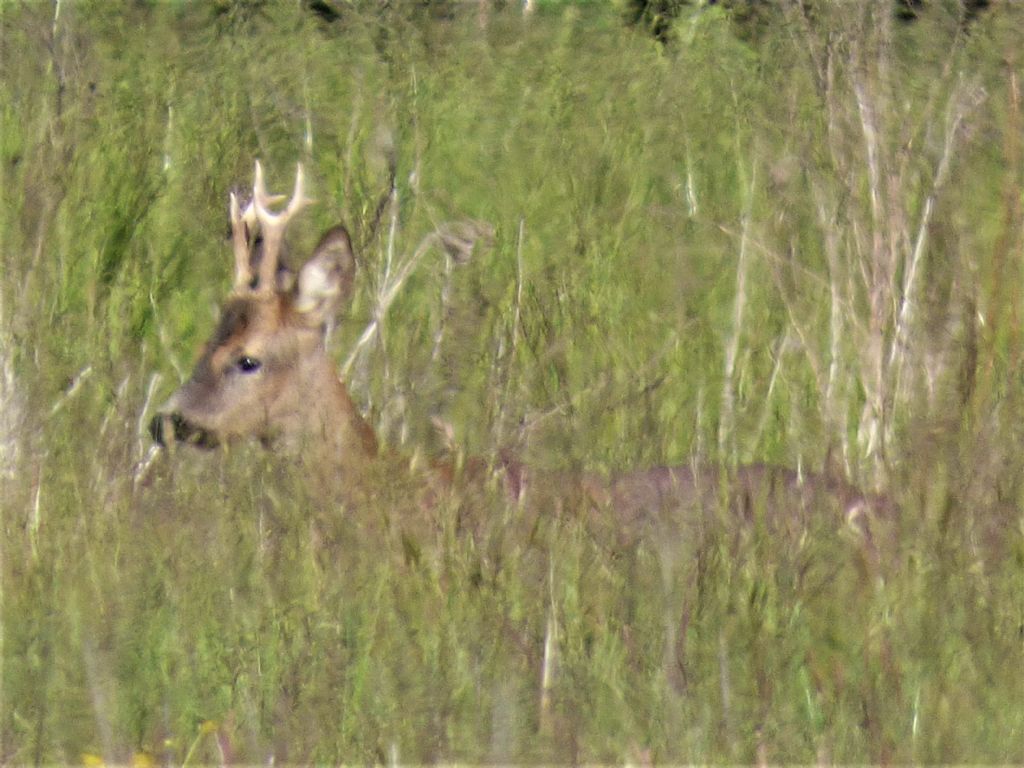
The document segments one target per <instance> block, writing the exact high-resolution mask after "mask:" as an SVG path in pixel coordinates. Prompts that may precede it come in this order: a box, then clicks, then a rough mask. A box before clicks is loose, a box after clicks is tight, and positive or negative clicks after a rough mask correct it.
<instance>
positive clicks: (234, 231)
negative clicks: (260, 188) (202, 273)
mask: <svg viewBox="0 0 1024 768" xmlns="http://www.w3.org/2000/svg"><path fill="white" fill-rule="evenodd" d="M228 197H229V199H230V203H229V205H228V210H229V215H230V218H231V244H232V246H233V247H234V250H235V290H236V291H243V290H248V289H249V288H250V287H251V286H252V260H251V257H252V251H251V248H250V238H249V236H250V234H251V230H252V226H253V225H254V224H255V223H256V220H255V216H254V212H253V204H252V203H249V204H248V205H247V206H245V210H242V209H241V207H240V206H239V204H238V196H237V195H236V194H235V193H234V192H232V193H231V194H230V195H229V196H228Z"/></svg>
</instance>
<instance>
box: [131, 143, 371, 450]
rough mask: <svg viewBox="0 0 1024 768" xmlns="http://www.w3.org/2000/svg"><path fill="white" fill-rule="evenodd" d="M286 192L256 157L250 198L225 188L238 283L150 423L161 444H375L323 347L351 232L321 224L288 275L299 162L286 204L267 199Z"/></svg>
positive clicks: (301, 188)
mask: <svg viewBox="0 0 1024 768" xmlns="http://www.w3.org/2000/svg"><path fill="white" fill-rule="evenodd" d="M282 200H283V197H280V196H276V195H270V194H268V193H267V190H266V186H265V183H264V179H263V169H262V168H261V166H260V164H259V162H258V161H257V163H256V170H255V179H254V183H253V194H252V199H251V201H249V202H248V203H247V204H245V205H243V204H242V201H240V200H239V197H238V196H237V195H235V194H234V193H232V194H231V196H230V201H229V215H230V221H231V240H232V246H233V249H234V261H235V280H234V289H233V291H232V292H231V294H230V295H229V296H228V298H227V299H226V300H225V302H224V304H223V306H222V309H221V316H220V321H219V323H218V325H217V328H216V330H215V331H214V333H213V336H212V337H211V339H210V340H209V342H207V344H206V346H205V348H204V349H203V351H202V354H201V355H200V357H199V361H198V362H197V363H196V367H195V370H194V371H193V373H192V376H191V378H190V379H189V380H188V381H187V382H186V383H185V384H184V385H183V386H182V387H181V389H179V390H178V391H177V392H175V393H174V394H173V395H172V396H171V398H170V399H169V400H168V402H167V403H166V405H165V406H164V407H163V408H162V409H161V411H160V412H159V413H158V414H157V415H156V416H155V417H154V418H153V420H152V422H151V424H150V432H151V434H152V436H153V438H154V440H156V442H157V443H159V444H160V445H173V444H175V443H186V444H189V445H194V446H197V447H201V448H212V447H214V446H216V445H219V444H222V443H225V442H228V441H231V440H235V439H241V438H257V439H259V440H261V441H263V442H264V443H274V442H276V441H279V440H283V441H285V442H289V443H297V442H301V443H302V444H303V445H304V446H305V445H308V443H309V442H314V443H317V444H321V445H323V446H325V447H326V448H327V450H329V451H330V453H331V454H332V455H336V456H339V457H340V458H341V459H342V460H343V461H344V460H345V459H350V458H353V457H362V456H366V455H372V454H374V453H375V452H376V441H375V438H374V436H373V432H372V430H371V429H370V427H369V426H368V425H367V424H366V423H365V422H364V421H363V419H362V418H361V416H360V415H359V413H358V411H357V410H356V408H355V406H354V404H353V403H352V400H351V398H350V397H349V395H348V392H347V390H346V389H345V386H344V385H343V384H342V382H341V381H339V380H338V378H337V375H336V374H335V372H334V365H333V363H332V362H331V360H330V358H329V356H328V355H327V350H326V339H327V334H328V329H329V327H330V325H331V324H332V323H333V321H334V318H335V314H336V313H337V311H338V310H339V308H340V307H341V305H343V304H345V303H346V302H347V301H348V300H349V299H350V297H351V292H352V280H353V276H354V273H355V258H354V255H353V252H352V243H351V240H350V238H349V234H348V232H347V231H346V229H345V227H344V226H342V225H340V224H339V225H337V226H335V227H333V228H331V229H329V230H327V232H325V233H324V234H323V236H322V237H321V238H320V242H319V244H318V245H317V247H316V249H315V250H314V251H313V254H312V255H311V256H310V257H309V259H308V260H307V261H306V263H305V264H304V265H303V266H302V268H301V269H300V270H299V272H298V274H297V275H292V274H291V273H290V272H289V271H288V270H287V269H286V268H285V267H284V266H283V265H282V264H281V259H280V254H281V245H282V241H283V238H284V232H285V229H286V227H287V225H288V222H289V221H290V220H291V219H292V217H293V216H295V214H297V213H298V212H299V211H300V210H301V209H302V208H303V207H305V206H306V205H308V204H309V203H310V202H311V201H310V200H309V199H308V198H307V197H306V194H305V179H304V175H303V170H302V166H301V165H299V166H298V170H297V171H296V174H295V189H294V191H293V193H292V196H291V199H290V200H289V201H288V203H287V205H286V206H285V207H284V209H283V210H280V211H279V212H275V211H274V210H272V209H271V206H273V205H274V204H275V203H280V202H281V201H282Z"/></svg>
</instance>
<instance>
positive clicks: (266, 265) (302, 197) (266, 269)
mask: <svg viewBox="0 0 1024 768" xmlns="http://www.w3.org/2000/svg"><path fill="white" fill-rule="evenodd" d="M255 175H256V179H255V182H254V184H253V205H254V206H255V212H256V219H257V220H258V221H259V223H260V228H261V230H262V232H263V258H262V260H261V261H260V272H259V281H258V283H257V286H258V290H260V291H264V292H267V291H272V290H274V285H275V283H276V280H275V274H276V272H277V262H278V257H279V256H280V250H281V240H282V239H283V238H284V230H285V228H286V227H287V226H288V222H289V221H290V220H291V218H292V216H294V215H295V214H296V213H298V212H299V211H300V210H302V208H303V207H305V206H306V205H308V204H309V203H311V202H312V200H310V199H309V198H307V197H306V194H305V182H306V177H305V173H304V172H303V170H302V163H298V164H297V166H296V170H295V191H294V192H292V197H291V200H289V201H288V206H287V207H286V208H285V209H284V210H283V211H282V212H281V213H273V212H272V211H270V209H269V208H268V207H267V206H268V205H271V204H272V203H273V202H275V200H274V197H272V196H270V195H268V194H267V188H266V185H265V184H264V181H263V167H262V166H261V165H260V161H259V160H257V161H256V174H255Z"/></svg>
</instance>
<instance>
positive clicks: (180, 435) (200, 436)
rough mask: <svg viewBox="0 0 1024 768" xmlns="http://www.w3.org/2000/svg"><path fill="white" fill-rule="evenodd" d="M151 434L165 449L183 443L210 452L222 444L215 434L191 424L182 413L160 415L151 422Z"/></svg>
mask: <svg viewBox="0 0 1024 768" xmlns="http://www.w3.org/2000/svg"><path fill="white" fill-rule="evenodd" d="M149 434H150V435H151V436H152V437H153V440H154V441H155V442H156V444H157V445H159V446H161V447H163V448H173V447H174V446H175V445H176V444H177V443H183V444H185V445H191V446H194V447H196V448H203V449H205V450H209V449H212V448H216V447H217V445H218V444H219V442H220V441H219V440H218V439H217V436H216V435H215V434H214V433H213V432H210V431H209V430H207V429H203V428H202V427H199V426H197V425H195V424H193V423H191V422H190V421H188V420H187V419H186V418H185V417H184V416H182V415H181V414H180V413H158V414H157V415H156V416H154V417H153V419H152V421H150V422H149Z"/></svg>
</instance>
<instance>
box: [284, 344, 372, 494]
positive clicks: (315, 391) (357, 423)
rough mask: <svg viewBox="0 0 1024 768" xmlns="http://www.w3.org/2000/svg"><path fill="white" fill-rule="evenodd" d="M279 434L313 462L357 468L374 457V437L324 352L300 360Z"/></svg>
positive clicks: (346, 468) (361, 468)
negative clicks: (281, 433) (281, 430)
mask: <svg viewBox="0 0 1024 768" xmlns="http://www.w3.org/2000/svg"><path fill="white" fill-rule="evenodd" d="M288 399H289V400H290V401H291V402H290V403H288V405H287V410H288V416H287V417H285V420H284V430H283V432H284V434H283V438H284V440H285V442H286V444H287V445H288V447H289V448H290V449H291V450H293V451H295V452H296V453H298V454H299V455H301V456H303V457H306V458H308V459H309V460H310V461H311V462H312V463H316V464H320V465H321V466H328V467H333V468H334V469H336V470H340V471H341V472H342V473H345V474H347V473H349V472H358V471H361V470H363V469H365V468H366V466H367V465H368V464H369V463H371V462H373V461H374V460H375V459H376V458H377V454H378V449H377V438H376V435H374V432H373V429H372V428H371V427H370V425H369V424H368V423H367V422H366V420H365V419H363V417H362V415H361V414H360V413H359V410H358V409H357V408H356V405H355V403H354V402H353V401H352V398H351V396H350V395H349V393H348V389H347V388H346V387H345V385H344V383H342V381H341V380H340V379H339V378H338V376H337V374H336V373H335V371H334V366H333V364H332V363H331V361H330V360H329V359H328V357H327V355H326V353H320V354H317V355H315V356H314V357H313V358H312V359H309V360H307V361H305V362H303V363H301V364H300V365H299V370H298V376H297V379H296V386H295V387H294V388H293V391H292V394H291V397H290V398H288Z"/></svg>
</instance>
